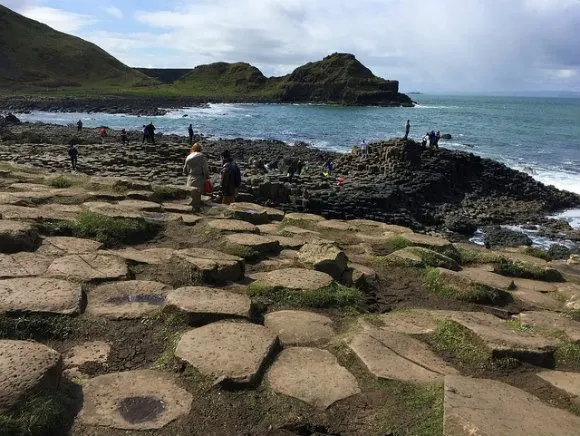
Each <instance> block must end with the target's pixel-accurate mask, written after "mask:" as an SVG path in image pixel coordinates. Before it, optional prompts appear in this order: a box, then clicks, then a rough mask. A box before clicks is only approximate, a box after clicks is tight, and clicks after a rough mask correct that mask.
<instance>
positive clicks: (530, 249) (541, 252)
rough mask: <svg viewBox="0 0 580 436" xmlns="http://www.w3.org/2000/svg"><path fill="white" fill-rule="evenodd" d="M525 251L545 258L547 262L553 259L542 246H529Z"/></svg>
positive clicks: (539, 257)
mask: <svg viewBox="0 0 580 436" xmlns="http://www.w3.org/2000/svg"><path fill="white" fill-rule="evenodd" d="M524 253H525V254H529V255H530V256H534V257H537V258H538V259H542V260H545V261H546V262H549V261H551V260H552V258H551V257H550V255H549V254H548V252H547V251H545V250H542V249H541V248H536V247H527V248H526V250H525V251H524Z"/></svg>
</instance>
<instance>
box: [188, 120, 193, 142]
mask: <svg viewBox="0 0 580 436" xmlns="http://www.w3.org/2000/svg"><path fill="white" fill-rule="evenodd" d="M187 133H189V143H190V144H191V145H193V125H191V124H190V125H189V127H188V128H187Z"/></svg>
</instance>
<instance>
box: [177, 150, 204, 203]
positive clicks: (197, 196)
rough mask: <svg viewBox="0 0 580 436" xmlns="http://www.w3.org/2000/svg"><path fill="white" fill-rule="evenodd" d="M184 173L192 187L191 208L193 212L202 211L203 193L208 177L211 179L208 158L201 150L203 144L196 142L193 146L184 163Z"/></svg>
mask: <svg viewBox="0 0 580 436" xmlns="http://www.w3.org/2000/svg"><path fill="white" fill-rule="evenodd" d="M183 175H185V176H187V186H188V187H190V188H191V208H192V210H193V212H199V211H201V193H202V192H203V186H204V184H205V181H206V179H209V167H208V165H207V158H206V157H205V155H204V154H203V153H202V152H201V145H200V144H199V142H196V143H195V144H193V145H192V146H191V150H190V151H189V155H188V156H187V158H186V159H185V165H183Z"/></svg>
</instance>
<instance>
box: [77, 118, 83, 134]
mask: <svg viewBox="0 0 580 436" xmlns="http://www.w3.org/2000/svg"><path fill="white" fill-rule="evenodd" d="M82 130H83V122H82V121H81V120H78V121H77V132H80V131H82Z"/></svg>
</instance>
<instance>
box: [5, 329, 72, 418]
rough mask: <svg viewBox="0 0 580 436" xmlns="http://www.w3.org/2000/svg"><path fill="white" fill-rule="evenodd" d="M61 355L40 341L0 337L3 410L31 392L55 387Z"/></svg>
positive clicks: (59, 371) (60, 370)
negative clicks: (13, 339) (0, 338)
mask: <svg viewBox="0 0 580 436" xmlns="http://www.w3.org/2000/svg"><path fill="white" fill-rule="evenodd" d="M61 373H62V357H61V355H60V354H59V353H57V352H56V351H55V350H53V349H52V348H49V347H47V346H46V345H42V344H39V343H38V342H29V341H12V340H7V339H3V340H0V413H3V412H5V411H7V410H8V409H9V408H11V407H13V406H15V405H17V404H18V402H19V401H20V400H22V399H23V398H24V397H26V396H27V395H29V394H32V393H38V392H45V391H53V390H56V388H57V387H58V385H59V383H60V378H61Z"/></svg>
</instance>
